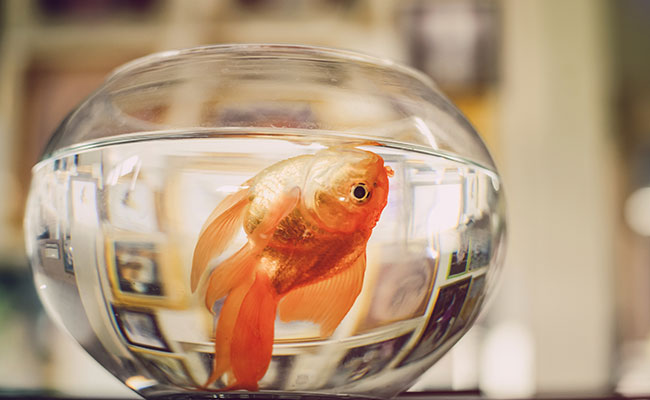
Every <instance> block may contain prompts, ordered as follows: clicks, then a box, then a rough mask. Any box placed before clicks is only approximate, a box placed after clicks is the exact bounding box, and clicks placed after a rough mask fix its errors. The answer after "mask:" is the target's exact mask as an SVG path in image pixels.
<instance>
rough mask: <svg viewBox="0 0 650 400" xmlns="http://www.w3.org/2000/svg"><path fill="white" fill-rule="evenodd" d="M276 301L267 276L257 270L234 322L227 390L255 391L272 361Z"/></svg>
mask: <svg viewBox="0 0 650 400" xmlns="http://www.w3.org/2000/svg"><path fill="white" fill-rule="evenodd" d="M277 304H278V295H277V293H276V292H275V289H274V288H273V286H272V285H271V281H270V279H269V277H268V275H267V274H266V273H265V272H264V271H258V272H257V273H256V276H255V281H254V282H253V283H252V285H251V287H250V289H249V290H248V292H247V293H246V295H245V296H244V297H243V301H242V302H241V307H240V308H239V313H238V315H237V321H236V322H235V324H234V330H233V333H234V335H233V337H232V344H231V347H230V354H231V357H230V362H231V367H232V371H233V374H234V376H235V383H234V384H233V385H231V387H230V389H233V388H237V389H246V390H250V391H256V390H258V381H259V380H260V379H262V377H264V374H266V371H267V369H268V368H269V364H270V363H271V354H272V353H273V337H274V324H275V314H276V309H277Z"/></svg>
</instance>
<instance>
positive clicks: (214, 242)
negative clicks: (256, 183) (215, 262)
mask: <svg viewBox="0 0 650 400" xmlns="http://www.w3.org/2000/svg"><path fill="white" fill-rule="evenodd" d="M248 197H249V189H248V188H246V189H242V190H240V191H238V192H236V193H233V194H231V195H230V196H228V197H226V198H225V199H224V200H223V201H222V202H221V203H219V205H218V206H217V207H216V208H215V209H214V210H213V211H212V213H211V214H210V216H209V217H208V219H207V221H206V222H205V224H204V225H203V228H202V229H201V233H200V234H199V240H198V241H197V243H196V247H195V248H194V256H193V258H192V273H191V275H190V288H191V289H192V292H194V291H196V288H197V286H198V284H199V280H200V279H201V276H202V275H203V272H205V269H206V267H207V266H208V263H209V262H210V260H211V259H213V258H214V257H216V256H218V255H219V254H221V253H222V252H223V251H224V250H225V249H226V247H228V245H229V244H230V242H231V241H232V239H233V238H234V236H235V234H236V233H237V230H238V229H240V228H241V226H242V219H243V217H244V213H245V211H246V206H247V205H248V203H249V202H250V200H249V198H248Z"/></svg>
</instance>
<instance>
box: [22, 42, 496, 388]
mask: <svg viewBox="0 0 650 400" xmlns="http://www.w3.org/2000/svg"><path fill="white" fill-rule="evenodd" d="M32 176H33V179H32V183H31V189H30V193H29V198H28V205H27V211H26V216H25V231H26V242H27V245H28V246H27V251H28V255H29V258H30V260H31V264H32V269H33V273H34V282H35V285H36V288H37V289H38V293H39V295H40V298H41V300H42V302H43V304H44V305H45V308H46V309H47V311H48V313H49V314H50V315H51V316H52V317H53V318H54V320H56V321H57V322H58V323H59V324H60V325H61V326H62V327H63V328H64V329H66V330H67V331H68V332H69V333H70V334H71V335H72V336H73V337H74V338H75V339H76V340H77V341H78V342H79V344H80V345H81V346H82V347H83V348H84V349H85V350H87V351H88V353H90V354H91V355H92V356H93V357H94V358H95V359H96V360H97V361H98V362H99V363H100V364H101V365H102V366H104V367H105V368H106V369H107V370H108V371H110V372H111V373H112V374H114V375H115V376H116V377H117V378H118V379H120V380H121V381H122V382H124V383H125V384H126V385H127V386H128V387H129V388H131V389H133V390H134V391H136V392H137V393H138V394H140V395H142V396H143V397H145V398H161V397H167V398H174V397H176V398H183V399H185V398H237V397H243V398H250V397H254V398H284V397H287V396H288V398H310V397H313V398H322V397H328V396H333V397H337V396H354V397H367V398H383V399H388V398H391V397H393V396H395V395H396V394H398V393H400V392H401V391H403V390H405V389H407V388H408V387H409V386H410V385H411V384H412V383H413V382H414V381H415V380H416V379H417V378H418V377H419V376H420V375H421V374H422V373H423V372H424V371H425V370H427V369H428V368H429V367H431V365H432V364H434V363H435V362H436V361H437V360H438V359H440V357H441V356H442V355H443V354H444V353H445V352H446V351H448V350H449V349H450V347H451V346H452V345H453V344H454V343H456V342H457V341H458V340H459V338H460V337H461V336H462V335H463V334H464V333H465V332H467V330H468V329H469V328H470V326H471V325H472V323H473V321H475V320H476V318H477V315H478V314H479V311H480V309H481V307H482V305H483V303H484V302H485V298H486V294H488V293H490V292H491V291H492V290H493V288H494V283H495V281H496V277H497V276H498V271H499V269H500V262H501V261H500V260H501V258H502V257H501V256H502V254H503V249H504V232H505V219H504V218H505V212H504V198H503V187H502V181H501V178H500V176H499V174H498V172H497V170H496V168H495V165H494V162H493V160H492V158H491V157H490V155H489V153H488V150H487V149H486V147H485V145H484V143H483V142H482V141H481V139H480V137H479V135H478V134H477V133H476V131H475V130H474V129H473V128H472V126H471V125H470V124H469V123H468V122H467V120H466V119H465V117H463V115H462V114H461V113H460V112H459V111H458V109H457V108H456V107H455V106H454V105H453V104H451V103H450V101H449V100H447V99H446V98H445V97H444V95H443V94H442V93H441V92H440V91H439V89H438V88H437V87H436V86H435V85H434V84H433V83H432V82H431V81H430V80H429V79H428V78H427V77H425V76H424V75H423V74H421V73H419V72H417V71H414V70H412V69H409V68H407V67H404V66H401V65H398V64H396V63H393V62H391V61H387V60H383V59H378V58H373V57H369V56H365V55H361V54H356V53H352V52H347V51H341V50H332V49H323V48H314V47H305V46H279V45H225V46H210V47H201V48H193V49H187V50H179V51H170V52H164V53H160V54H154V55H151V56H148V57H145V58H142V59H138V60H135V61H133V62H131V63H129V64H126V65H124V66H122V67H120V68H118V69H117V70H116V71H114V73H113V74H112V75H110V76H109V77H108V78H107V79H106V81H105V83H104V84H103V85H102V86H101V87H100V88H98V89H97V90H96V91H95V92H94V93H93V94H92V95H91V96H90V97H88V98H87V99H86V100H85V101H84V102H83V103H82V104H81V105H79V106H78V107H77V108H76V109H75V110H73V111H72V112H71V113H70V114H69V115H68V116H67V118H65V120H64V121H63V122H62V123H61V125H60V126H59V128H58V129H57V130H56V131H55V132H54V134H53V136H52V138H51V140H50V141H49V144H48V145H47V147H46V149H45V151H44V154H43V156H42V159H41V160H40V162H38V163H37V164H36V165H35V166H34V168H33V175H32Z"/></svg>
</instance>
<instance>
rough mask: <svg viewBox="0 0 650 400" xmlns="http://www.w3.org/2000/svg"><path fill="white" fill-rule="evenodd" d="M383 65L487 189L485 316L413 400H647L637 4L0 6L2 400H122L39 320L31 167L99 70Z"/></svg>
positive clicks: (321, 0) (647, 272)
mask: <svg viewBox="0 0 650 400" xmlns="http://www.w3.org/2000/svg"><path fill="white" fill-rule="evenodd" d="M237 42H257V43H262V42H264V43H267V42H273V43H298V44H313V45H322V46H329V47H340V48H347V49H353V50H357V51H362V52H365V53H368V54H372V55H376V56H381V57H388V58H392V59H396V60H398V61H401V62H403V63H406V64H408V65H411V66H413V67H415V68H418V69H420V70H422V71H424V72H425V73H427V74H428V75H430V76H431V77H433V78H434V79H435V81H436V82H437V83H438V84H439V85H440V87H441V88H442V89H443V91H444V92H445V93H447V94H448V95H449V97H450V98H451V99H452V100H453V101H454V102H455V103H456V104H457V105H458V106H459V107H460V108H461V109H462V110H463V112H464V113H465V114H466V115H467V116H468V118H469V119H470V121H471V122H472V123H473V124H474V125H475V126H476V127H477V130H478V131H479V132H480V133H481V134H482V136H483V138H484V139H485V141H486V143H487V145H488V147H489V148H490V150H491V151H492V153H493V156H494V158H495V160H496V163H497V165H498V166H499V168H500V172H501V174H502V175H503V178H504V181H505V188H506V196H507V201H508V217H509V220H508V225H509V226H508V230H509V241H508V250H507V253H508V254H507V259H506V265H505V268H504V271H503V276H502V277H503V281H502V284H501V286H500V290H499V292H498V293H497V294H496V296H494V298H493V299H492V302H491V304H490V307H489V309H488V310H487V311H486V312H485V313H484V314H483V315H482V317H481V319H480V320H479V323H478V324H477V326H475V327H474V328H473V329H472V330H471V331H470V332H469V333H468V334H467V335H466V336H465V337H464V338H463V339H462V340H461V342H459V344H458V345H457V346H456V347H454V349H453V350H452V351H451V352H450V353H449V354H447V355H446V356H445V357H444V358H443V359H442V360H441V361H440V362H439V363H438V364H436V365H435V366H434V367H433V368H432V369H431V370H430V371H428V372H427V373H426V374H425V375H424V376H423V377H422V379H421V380H420V381H419V382H418V383H417V384H416V385H415V386H414V387H413V389H412V390H418V391H450V390H453V391H476V390H480V391H481V392H482V393H485V394H486V395H488V396H497V397H526V396H534V395H541V396H551V395H578V396H598V395H606V394H611V393H621V394H628V395H639V394H650V246H649V244H650V238H649V236H650V1H644V0H617V1H604V0H572V1H560V0H312V1H302V0H215V1H210V0H197V1H193V2H186V1H180V0H28V1H23V0H0V188H2V195H0V393H7V392H11V391H15V390H20V391H34V393H42V392H47V393H62V394H65V395H71V396H95V397H96V396H99V397H126V398H136V396H135V395H134V394H133V393H132V392H130V391H128V390H127V389H125V388H123V387H122V385H121V384H120V383H119V382H118V381H117V380H116V379H114V378H112V377H111V376H109V375H108V373H106V372H104V371H103V370H102V369H101V367H99V366H98V365H96V363H95V362H94V361H93V360H91V359H90V357H89V356H86V355H85V353H84V352H83V351H82V350H81V349H80V348H79V347H78V346H77V345H76V344H75V343H74V342H73V341H72V339H70V338H69V337H68V336H66V334H65V333H62V332H60V331H59V330H58V329H57V328H56V327H55V326H54V325H53V323H52V322H50V321H49V319H48V318H47V317H46V316H45V314H44V312H43V310H42V308H41V306H40V303H39V301H38V299H37V297H36V294H35V290H34V288H33V287H32V281H31V273H30V270H29V267H28V263H27V260H26V258H25V255H24V248H23V239H22V215H23V207H24V202H25V197H26V193H27V190H28V187H29V181H30V168H31V166H32V165H33V164H34V163H35V162H36V161H37V160H38V158H39V155H40V152H41V151H42V149H43V147H44V144H45V142H46V141H47V138H48V137H49V135H50V134H51V132H52V131H53V130H54V128H55V127H56V126H57V124H58V123H59V122H60V121H61V119H62V118H63V117H64V116H65V115H66V114H67V113H68V112H69V111H70V110H71V109H72V108H74V107H75V106H76V104H77V103H78V102H80V101H81V100H82V99H83V98H84V97H85V96H87V95H88V94H89V93H90V92H91V91H92V90H93V89H95V88H96V87H97V86H99V85H100V84H101V82H102V80H103V79H104V77H105V76H106V75H107V74H108V73H109V72H110V71H111V70H112V69H113V68H115V67H116V66H118V65H120V64H122V63H124V62H126V61H129V60H131V59H133V58H136V57H139V56H143V55H146V54H149V53H152V52H156V51H161V50H166V49H174V48H182V47H189V46H195V45H202V44H217V43H237Z"/></svg>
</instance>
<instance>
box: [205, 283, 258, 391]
mask: <svg viewBox="0 0 650 400" xmlns="http://www.w3.org/2000/svg"><path fill="white" fill-rule="evenodd" d="M252 284H253V275H250V278H249V279H244V280H243V281H242V282H241V284H240V285H239V286H237V287H236V288H233V289H232V290H231V291H230V293H229V294H228V297H227V298H226V300H225V301H224V303H223V306H222V307H221V313H220V314H219V322H217V330H216V334H215V338H214V363H213V366H212V373H211V374H210V377H209V378H208V380H207V382H206V383H205V384H204V385H203V386H204V387H207V386H209V385H210V384H212V383H214V382H215V381H216V380H217V379H219V377H221V376H222V375H223V374H224V373H226V372H228V371H230V370H231V368H230V345H231V343H232V338H233V335H234V332H235V322H236V320H237V315H238V314H239V309H240V308H241V303H242V301H244V297H245V296H246V293H248V290H249V289H250V287H251V285H252Z"/></svg>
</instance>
